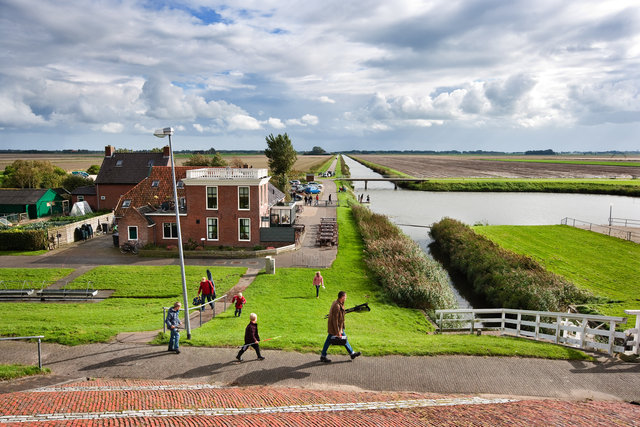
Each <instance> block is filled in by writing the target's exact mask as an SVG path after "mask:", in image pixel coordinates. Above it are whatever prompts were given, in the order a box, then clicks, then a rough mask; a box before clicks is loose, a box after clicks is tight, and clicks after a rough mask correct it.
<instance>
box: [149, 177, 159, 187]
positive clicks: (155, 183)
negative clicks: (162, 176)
mask: <svg viewBox="0 0 640 427" xmlns="http://www.w3.org/2000/svg"><path fill="white" fill-rule="evenodd" d="M158 185H160V181H158V180H157V179H156V180H153V181H151V186H152V187H157V186H158Z"/></svg>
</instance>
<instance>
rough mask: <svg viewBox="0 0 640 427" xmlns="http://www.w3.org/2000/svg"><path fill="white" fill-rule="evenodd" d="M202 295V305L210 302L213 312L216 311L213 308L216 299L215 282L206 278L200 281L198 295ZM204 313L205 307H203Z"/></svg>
mask: <svg viewBox="0 0 640 427" xmlns="http://www.w3.org/2000/svg"><path fill="white" fill-rule="evenodd" d="M200 293H202V304H204V303H205V300H206V301H209V305H210V306H211V310H215V308H214V307H213V304H214V303H213V300H214V299H215V298H216V288H215V285H214V284H213V282H212V281H211V280H209V279H207V278H206V277H203V278H202V280H201V281H200V288H199V289H198V295H200ZM202 310H203V311H204V307H202Z"/></svg>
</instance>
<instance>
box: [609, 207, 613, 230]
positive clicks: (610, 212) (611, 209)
mask: <svg viewBox="0 0 640 427" xmlns="http://www.w3.org/2000/svg"><path fill="white" fill-rule="evenodd" d="M612 225H613V203H609V227H611V226H612Z"/></svg>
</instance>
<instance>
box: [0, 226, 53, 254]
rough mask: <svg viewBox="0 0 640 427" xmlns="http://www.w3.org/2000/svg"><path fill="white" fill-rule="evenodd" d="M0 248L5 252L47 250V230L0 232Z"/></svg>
mask: <svg viewBox="0 0 640 427" xmlns="http://www.w3.org/2000/svg"><path fill="white" fill-rule="evenodd" d="M0 248H2V250H5V251H39V250H42V249H47V230H45V229H38V230H23V229H16V230H0Z"/></svg>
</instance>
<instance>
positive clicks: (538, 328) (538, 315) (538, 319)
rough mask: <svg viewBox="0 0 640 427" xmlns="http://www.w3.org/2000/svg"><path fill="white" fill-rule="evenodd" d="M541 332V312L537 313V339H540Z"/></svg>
mask: <svg viewBox="0 0 640 427" xmlns="http://www.w3.org/2000/svg"><path fill="white" fill-rule="evenodd" d="M539 332H540V314H539V313H538V314H536V341H538V338H539Z"/></svg>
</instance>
